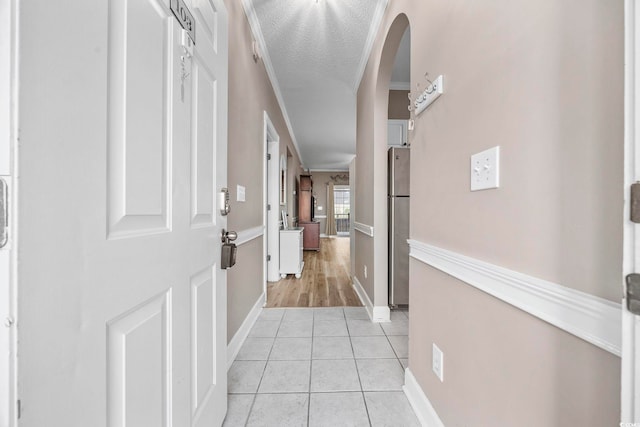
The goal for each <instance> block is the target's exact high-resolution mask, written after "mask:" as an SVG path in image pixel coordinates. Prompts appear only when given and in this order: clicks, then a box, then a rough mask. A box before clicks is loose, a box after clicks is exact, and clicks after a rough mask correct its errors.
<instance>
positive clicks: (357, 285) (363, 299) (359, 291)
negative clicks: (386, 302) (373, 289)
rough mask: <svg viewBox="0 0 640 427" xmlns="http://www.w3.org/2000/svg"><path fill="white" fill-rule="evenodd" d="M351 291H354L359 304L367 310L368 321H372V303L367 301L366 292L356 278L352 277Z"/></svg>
mask: <svg viewBox="0 0 640 427" xmlns="http://www.w3.org/2000/svg"><path fill="white" fill-rule="evenodd" d="M353 289H355V291H356V294H358V298H360V302H361V303H362V305H363V306H364V308H365V309H366V310H367V314H368V315H369V318H370V319H373V303H372V302H371V300H370V299H369V295H367V291H365V290H364V288H363V287H362V283H360V280H358V277H357V276H353Z"/></svg>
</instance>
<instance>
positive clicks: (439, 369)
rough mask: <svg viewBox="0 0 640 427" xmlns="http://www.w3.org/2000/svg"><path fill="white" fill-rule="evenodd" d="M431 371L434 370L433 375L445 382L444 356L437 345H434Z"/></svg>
mask: <svg viewBox="0 0 640 427" xmlns="http://www.w3.org/2000/svg"><path fill="white" fill-rule="evenodd" d="M431 369H433V373H434V374H436V376H437V377H438V378H440V382H444V355H443V354H442V350H440V349H439V348H438V346H437V345H436V344H435V343H433V352H432V358H431Z"/></svg>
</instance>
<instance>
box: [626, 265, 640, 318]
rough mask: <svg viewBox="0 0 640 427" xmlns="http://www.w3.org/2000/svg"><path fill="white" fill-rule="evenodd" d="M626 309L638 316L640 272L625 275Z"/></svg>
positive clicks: (639, 309)
mask: <svg viewBox="0 0 640 427" xmlns="http://www.w3.org/2000/svg"><path fill="white" fill-rule="evenodd" d="M626 281H627V294H626V298H627V310H629V311H630V312H631V313H633V314H635V315H639V316H640V274H637V273H632V274H629V275H628V276H627V280H626Z"/></svg>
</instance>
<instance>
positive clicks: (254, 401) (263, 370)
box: [245, 309, 284, 427]
mask: <svg viewBox="0 0 640 427" xmlns="http://www.w3.org/2000/svg"><path fill="white" fill-rule="evenodd" d="M263 310H264V309H263ZM283 319H284V312H283V313H282V317H280V323H279V324H278V329H276V335H275V336H274V337H273V344H271V349H270V350H269V354H268V355H267V360H266V361H265V363H264V368H262V375H260V381H259V382H258V387H256V391H255V393H254V394H253V401H252V402H251V406H250V407H249V413H248V414H247V420H246V421H245V427H247V426H248V425H249V419H250V418H251V413H252V412H253V408H254V406H255V404H256V399H257V398H258V390H260V386H261V385H262V380H263V379H264V373H265V372H266V371H267V365H268V364H269V359H270V358H271V352H273V347H275V345H276V337H277V336H278V331H279V330H280V326H281V325H282V320H283Z"/></svg>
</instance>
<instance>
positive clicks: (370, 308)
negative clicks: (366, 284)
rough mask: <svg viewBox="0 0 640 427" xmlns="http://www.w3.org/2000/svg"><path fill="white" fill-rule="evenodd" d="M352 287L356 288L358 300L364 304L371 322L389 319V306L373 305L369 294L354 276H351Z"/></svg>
mask: <svg viewBox="0 0 640 427" xmlns="http://www.w3.org/2000/svg"><path fill="white" fill-rule="evenodd" d="M353 288H354V289H355V290H356V294H358V298H360V302H361V303H362V305H364V308H366V309H367V313H368V314H369V318H370V319H371V321H372V322H376V323H384V322H390V321H391V310H389V307H385V306H374V305H373V303H372V302H371V299H369V295H367V291H365V290H364V288H363V287H362V283H360V281H359V280H358V278H357V277H356V276H353Z"/></svg>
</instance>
